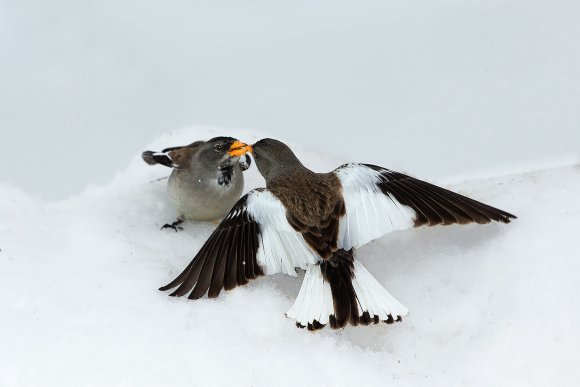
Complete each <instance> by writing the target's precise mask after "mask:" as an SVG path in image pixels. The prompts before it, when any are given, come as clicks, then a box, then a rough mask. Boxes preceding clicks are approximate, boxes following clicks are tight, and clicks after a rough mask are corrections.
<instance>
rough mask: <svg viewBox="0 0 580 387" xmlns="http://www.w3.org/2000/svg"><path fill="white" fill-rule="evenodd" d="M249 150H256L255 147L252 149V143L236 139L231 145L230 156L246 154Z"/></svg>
mask: <svg viewBox="0 0 580 387" xmlns="http://www.w3.org/2000/svg"><path fill="white" fill-rule="evenodd" d="M248 152H250V153H252V152H254V149H252V146H251V145H248V144H245V143H243V142H241V141H234V143H233V144H232V146H230V150H229V151H228V154H229V155H230V156H232V157H234V156H242V155H245V154H246V153H248Z"/></svg>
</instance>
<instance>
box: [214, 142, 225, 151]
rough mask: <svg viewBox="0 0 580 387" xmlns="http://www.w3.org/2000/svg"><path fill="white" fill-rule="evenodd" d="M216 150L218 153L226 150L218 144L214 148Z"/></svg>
mask: <svg viewBox="0 0 580 387" xmlns="http://www.w3.org/2000/svg"><path fill="white" fill-rule="evenodd" d="M214 149H215V150H216V151H218V152H221V151H223V150H224V146H223V145H221V144H216V146H214Z"/></svg>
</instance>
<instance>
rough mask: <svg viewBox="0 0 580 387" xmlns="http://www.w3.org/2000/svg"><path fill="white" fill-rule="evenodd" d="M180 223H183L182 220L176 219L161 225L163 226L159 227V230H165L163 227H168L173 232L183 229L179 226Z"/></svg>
mask: <svg viewBox="0 0 580 387" xmlns="http://www.w3.org/2000/svg"><path fill="white" fill-rule="evenodd" d="M181 223H183V220H181V219H180V220H177V221H175V222H173V223H171V224H169V223H166V224H164V225H163V227H161V230H165V229H168V228H170V229H172V230H174V231H175V232H179V231H183V227H181V226H180V224H181Z"/></svg>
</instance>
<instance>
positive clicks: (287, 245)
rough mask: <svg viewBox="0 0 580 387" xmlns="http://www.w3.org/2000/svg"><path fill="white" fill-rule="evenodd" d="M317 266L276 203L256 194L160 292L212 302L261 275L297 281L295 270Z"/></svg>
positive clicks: (262, 191) (266, 194)
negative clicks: (278, 274) (277, 276)
mask: <svg viewBox="0 0 580 387" xmlns="http://www.w3.org/2000/svg"><path fill="white" fill-rule="evenodd" d="M318 261H320V258H319V257H318V256H317V255H316V253H314V252H313V251H312V250H311V249H310V248H309V247H308V245H307V243H306V242H305V241H304V238H302V236H301V235H300V234H299V233H298V232H296V231H295V230H294V229H293V228H292V227H291V226H290V225H289V224H288V221H287V220H286V210H285V208H284V206H283V205H282V203H281V202H280V200H279V199H277V198H276V197H275V196H274V195H273V194H272V193H271V192H270V191H268V190H265V189H260V190H254V191H251V192H250V193H248V194H247V195H245V196H243V197H242V198H241V199H240V200H239V201H238V202H237V203H236V205H234V207H233V208H232V210H231V211H230V213H229V214H228V215H227V216H226V217H225V218H224V220H223V221H222V222H221V223H220V224H219V226H218V227H217V228H216V230H215V231H214V232H213V233H212V234H211V236H210V237H209V239H208V240H207V241H206V242H205V244H204V245H203V246H202V248H201V249H200V250H199V252H198V253H197V254H196V256H195V257H194V258H193V260H192V261H191V262H190V264H189V265H188V266H187V267H186V268H185V270H183V272H182V273H181V274H180V275H179V276H177V278H175V279H174V280H173V281H172V282H171V283H169V284H168V285H166V286H164V287H162V288H160V289H159V290H169V289H173V288H175V287H177V289H176V290H175V291H174V292H173V293H172V294H171V295H172V296H184V295H186V294H188V293H189V298H192V299H198V298H201V297H203V296H204V295H205V294H206V293H207V294H208V297H212V298H213V297H217V296H218V295H219V293H220V291H221V290H222V289H224V288H225V289H226V290H230V289H233V288H234V287H236V286H240V285H245V284H247V283H248V281H249V280H252V279H255V278H257V277H259V276H262V275H270V274H275V273H285V274H288V275H291V276H296V275H297V274H296V270H295V268H296V267H300V268H303V269H306V268H307V265H308V264H315V263H316V262H318Z"/></svg>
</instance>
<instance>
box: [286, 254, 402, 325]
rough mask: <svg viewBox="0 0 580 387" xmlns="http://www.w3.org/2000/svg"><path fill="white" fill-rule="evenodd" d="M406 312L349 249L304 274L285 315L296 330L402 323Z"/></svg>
mask: <svg viewBox="0 0 580 387" xmlns="http://www.w3.org/2000/svg"><path fill="white" fill-rule="evenodd" d="M407 313H408V310H407V308H405V307H404V306H403V305H402V304H401V303H400V302H399V301H397V300H396V299H395V298H394V297H393V296H392V295H391V294H390V293H389V292H387V290H386V289H385V288H383V287H382V286H381V285H380V284H379V282H378V281H377V280H376V279H375V278H374V277H373V276H372V275H371V274H370V273H369V272H368V271H367V269H366V268H365V267H364V266H363V265H362V264H361V263H360V262H358V261H354V258H353V254H352V250H351V251H345V250H339V251H337V252H335V253H334V255H333V256H332V258H331V259H330V260H327V261H324V262H322V263H321V264H319V265H312V266H310V267H309V268H308V270H307V271H306V275H305V276H304V282H303V283H302V287H301V288H300V292H299V293H298V297H297V298H296V301H295V302H294V305H292V308H290V310H289V311H288V312H287V313H286V316H287V317H289V318H292V319H294V320H296V325H297V326H298V327H300V328H308V329H309V330H317V329H321V328H323V327H324V326H325V325H327V324H330V326H331V328H333V329H338V328H343V327H345V326H346V325H348V324H350V325H354V326H356V325H359V324H361V325H369V324H378V323H379V322H381V321H382V322H385V323H387V324H392V323H394V322H398V321H402V317H403V316H406V315H407Z"/></svg>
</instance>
